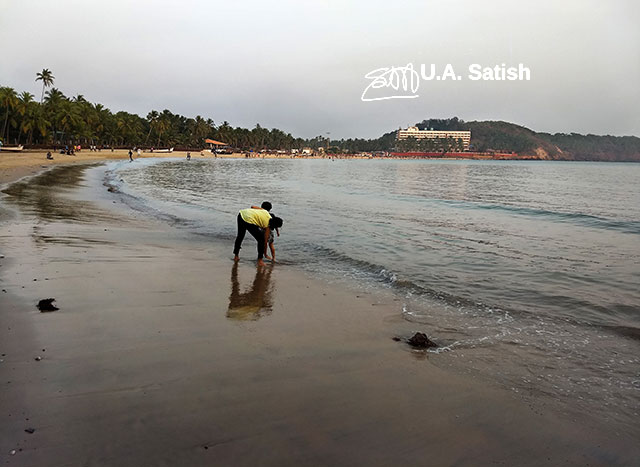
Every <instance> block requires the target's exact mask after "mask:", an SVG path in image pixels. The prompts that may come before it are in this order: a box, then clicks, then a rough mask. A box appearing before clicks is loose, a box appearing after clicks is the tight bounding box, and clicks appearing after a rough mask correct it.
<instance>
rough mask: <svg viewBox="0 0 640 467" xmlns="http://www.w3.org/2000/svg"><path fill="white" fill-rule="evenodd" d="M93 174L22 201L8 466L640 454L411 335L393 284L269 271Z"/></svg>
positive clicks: (11, 335)
mask: <svg viewBox="0 0 640 467" xmlns="http://www.w3.org/2000/svg"><path fill="white" fill-rule="evenodd" d="M94 154H97V156H96V159H98V158H100V156H104V154H102V155H101V154H100V153H94ZM2 157H4V155H3V156H2ZM29 157H30V156H29ZM54 157H55V156H54ZM58 157H60V158H62V157H69V156H58ZM125 157H126V154H125ZM56 163H57V161H56ZM42 165H46V164H45V163H44V161H42ZM17 167H20V169H19V170H20V171H23V172H19V170H18V169H13V171H12V172H11V173H12V174H13V175H12V177H13V178H15V174H16V173H30V171H31V170H41V168H40V167H39V162H38V163H37V164H36V163H34V164H33V165H26V166H25V165H23V166H20V165H17ZM2 170H3V172H2V173H4V174H7V173H8V172H4V169H2ZM25 170H26V171H27V172H24V171H25ZM7 177H8V175H7ZM5 180H7V178H5ZM92 183H93V182H91V180H87V179H86V178H85V167H83V166H81V165H74V166H73V167H66V168H65V167H58V168H54V169H53V170H51V171H47V172H45V173H43V174H42V175H39V176H37V177H36V178H34V179H32V180H28V181H26V182H24V183H22V184H17V185H13V186H12V187H11V188H10V189H9V192H10V193H11V196H8V197H5V199H3V203H2V205H3V206H4V208H3V212H2V213H1V214H0V215H1V216H2V217H1V219H2V222H0V253H1V254H2V255H4V258H1V259H0V266H1V267H0V281H1V283H0V284H1V288H2V292H0V310H1V311H0V354H2V356H1V357H0V359H1V360H2V362H1V363H0V385H1V388H2V389H1V391H2V398H1V399H0V462H1V463H2V465H20V466H49V465H51V466H53V465H87V466H92V465H96V466H109V465H117V466H140V465H154V466H155V465H171V466H176V465H225V466H226V465H269V466H270V465H273V466H283V465H359V464H365V463H366V464H367V465H388V466H393V465H402V464H407V463H408V464H411V465H437V466H440V465H495V464H498V465H632V464H633V463H634V462H636V461H637V459H638V457H637V456H638V454H639V449H638V447H637V445H636V444H637V443H636V442H635V441H636V440H635V439H634V438H633V436H630V435H628V434H625V433H614V432H609V431H607V430H606V429H604V428H602V427H599V426H598V425H593V424H592V423H590V422H588V423H585V420H588V418H584V419H579V418H577V419H574V418H571V417H567V416H566V415H561V414H558V413H556V412H555V411H554V409H553V405H552V404H549V403H548V402H544V401H538V402H536V401H535V400H533V401H532V400H524V399H523V398H522V397H521V396H520V395H518V394H514V393H513V392H511V391H508V390H505V389H503V388H500V387H497V386H495V385H493V384H491V383H490V382H487V381H483V380H480V379H477V378H474V377H471V376H468V375H461V374H456V373H455V372H453V371H450V370H449V369H447V368H446V367H442V366H440V365H439V359H440V358H441V355H438V354H429V353H424V352H422V351H414V350H411V349H410V348H409V347H408V346H407V345H406V344H404V343H402V342H395V341H393V340H392V338H393V337H394V336H409V335H410V334H411V333H412V332H414V331H420V330H421V329H420V328H419V326H418V327H417V326H416V325H415V324H412V323H409V322H407V321H405V320H403V319H402V316H401V309H400V304H399V303H398V302H397V301H394V299H393V298H392V297H391V296H383V295H373V294H370V293H363V292H359V293H356V292H354V290H352V289H350V288H349V287H346V286H344V287H343V286H338V285H335V284H332V285H329V284H327V283H325V282H322V281H319V280H315V279H313V278H310V277H307V276H306V275H305V274H303V273H301V272H300V271H298V270H296V269H295V268H293V267H291V266H287V265H274V266H267V267H266V268H264V269H258V268H256V266H255V262H254V261H252V259H253V256H252V254H251V253H252V252H253V248H250V247H249V246H247V248H246V249H245V250H243V252H244V257H243V258H242V259H241V261H240V263H239V264H237V265H236V264H234V263H233V261H232V254H231V248H232V245H231V244H230V243H229V244H226V243H225V242H223V241H213V240H211V239H207V238H205V237H202V236H194V235H190V234H189V233H188V232H186V231H181V230H178V229H175V228H173V227H170V226H168V225H166V224H163V223H160V222H159V221H156V220H153V219H149V218H146V217H144V216H143V215H142V214H140V213H136V212H133V211H130V210H128V209H127V208H126V207H125V206H124V205H122V203H121V202H120V199H119V197H118V194H117V193H108V192H107V191H106V188H105V187H102V186H98V187H97V189H94V187H92V186H91V185H92ZM238 203H239V205H242V203H243V200H239V201H238ZM246 241H249V242H251V239H250V238H249V239H247V240H246ZM250 252H251V253H250ZM50 297H52V298H55V299H56V304H57V305H58V306H59V307H60V310H59V311H56V312H52V313H40V312H39V311H38V310H37V309H36V304H37V302H38V300H39V299H43V298H50ZM381 297H383V298H381ZM434 337H435V338H436V339H437V336H434ZM36 358H39V360H37V359H36ZM30 428H32V429H34V430H35V431H34V432H33V433H28V432H25V429H30Z"/></svg>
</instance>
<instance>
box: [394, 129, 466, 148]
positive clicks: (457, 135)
mask: <svg viewBox="0 0 640 467" xmlns="http://www.w3.org/2000/svg"><path fill="white" fill-rule="evenodd" d="M407 138H416V139H425V138H428V139H441V138H442V139H446V138H451V139H452V140H454V141H456V140H458V139H460V140H462V146H463V147H464V150H465V151H467V150H468V149H469V144H470V143H471V132H470V131H437V130H418V127H415V126H410V127H409V128H407V129H406V130H402V129H400V130H398V140H401V139H407Z"/></svg>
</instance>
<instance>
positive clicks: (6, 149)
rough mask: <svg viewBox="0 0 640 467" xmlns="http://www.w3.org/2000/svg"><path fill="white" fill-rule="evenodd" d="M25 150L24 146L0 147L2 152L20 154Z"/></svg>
mask: <svg viewBox="0 0 640 467" xmlns="http://www.w3.org/2000/svg"><path fill="white" fill-rule="evenodd" d="M23 149H24V146H23V145H22V144H21V145H20V146H0V152H20V151H22V150H23Z"/></svg>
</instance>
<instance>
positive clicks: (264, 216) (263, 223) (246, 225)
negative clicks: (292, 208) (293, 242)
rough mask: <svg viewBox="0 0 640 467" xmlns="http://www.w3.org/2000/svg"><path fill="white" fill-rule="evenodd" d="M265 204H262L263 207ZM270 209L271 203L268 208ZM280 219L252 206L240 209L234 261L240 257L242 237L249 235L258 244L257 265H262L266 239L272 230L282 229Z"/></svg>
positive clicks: (265, 250)
mask: <svg viewBox="0 0 640 467" xmlns="http://www.w3.org/2000/svg"><path fill="white" fill-rule="evenodd" d="M266 204H267V203H263V206H264V205H266ZM266 207H271V203H268V206H266ZM282 223H283V222H282V219H280V218H279V217H276V216H273V217H271V214H269V211H267V210H266V209H263V208H258V207H256V206H252V207H250V208H248V209H241V210H240V212H239V213H238V235H237V236H236V241H235V245H234V248H233V254H234V258H233V259H234V261H238V260H239V259H240V257H239V256H238V255H239V253H240V248H242V241H243V240H244V236H245V234H246V233H247V231H249V233H250V234H251V235H252V236H253V238H255V239H256V241H257V242H258V265H259V266H262V265H264V261H262V258H263V257H264V255H265V253H266V252H267V239H268V238H269V234H270V233H271V230H272V229H279V228H280V227H282Z"/></svg>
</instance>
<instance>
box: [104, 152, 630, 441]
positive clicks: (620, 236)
mask: <svg viewBox="0 0 640 467" xmlns="http://www.w3.org/2000/svg"><path fill="white" fill-rule="evenodd" d="M105 177H106V183H108V184H110V185H112V186H114V188H115V189H116V190H117V191H118V192H119V193H120V194H121V195H122V196H123V199H125V202H126V203H128V204H129V205H130V207H131V208H133V209H137V210H139V211H143V212H145V213H147V214H148V215H150V216H154V217H156V218H158V219H160V220H162V221H163V222H167V223H170V224H172V225H174V226H177V227H179V228H181V229H185V230H186V231H188V232H189V233H192V234H193V235H199V236H207V237H210V238H211V240H212V241H218V242H223V243H224V244H227V245H228V250H229V257H230V258H231V257H232V248H233V239H234V237H235V232H236V216H237V214H238V211H239V210H240V209H243V208H246V207H249V206H251V205H260V203H262V202H263V201H270V202H271V203H272V204H273V210H272V212H273V214H275V215H277V216H279V217H281V218H282V219H283V220H284V225H283V227H282V229H281V230H280V234H281V235H280V236H279V237H276V240H275V247H276V253H277V258H278V259H279V261H280V262H281V263H282V267H290V268H298V269H299V270H300V271H301V272H303V273H305V274H308V275H310V276H312V277H315V278H317V279H318V280H322V281H326V282H327V283H329V284H340V285H341V286H343V285H344V284H347V285H348V286H349V287H353V288H354V290H363V291H368V292H370V293H372V294H376V293H379V294H381V296H382V295H384V296H385V297H387V298H388V297H394V299H395V302H394V303H397V314H398V316H399V317H400V319H402V320H403V321H404V322H406V323H410V327H412V328H415V330H419V331H423V332H426V333H427V334H428V335H429V336H430V337H431V338H432V339H433V340H435V341H436V342H437V343H438V344H439V347H438V348H437V349H434V350H432V351H430V354H429V356H428V357H429V361H430V362H432V363H434V364H436V365H439V366H442V367H447V368H452V369H453V370H455V371H459V372H462V373H464V374H468V375H470V377H474V378H481V379H485V380H487V381H489V382H491V383H492V384H497V385H500V386H504V387H507V388H509V389H510V390H511V391H513V392H514V393H516V394H519V395H520V396H522V397H526V398H530V399H531V400H539V399H540V398H541V397H542V398H544V399H546V400H553V401H554V403H557V404H558V407H560V410H562V408H563V407H564V408H566V410H567V413H570V412H571V411H572V410H573V411H579V412H584V411H588V412H589V413H591V414H593V416H595V417H598V418H600V419H603V420H604V419H606V420H609V421H611V422H615V426H618V427H621V428H620V429H631V430H638V429H639V425H638V421H637V420H638V415H639V413H640V164H635V163H600V162H552V161H462V160H455V161H454V160H381V159H371V160H350V159H346V160H345V159H336V160H331V159H320V160H309V159H261V158H251V159H212V158H207V159H200V158H199V157H198V156H194V158H193V159H192V160H191V161H186V160H178V159H139V160H136V161H135V162H133V163H130V162H129V161H117V162H112V163H110V164H109V165H108V166H107V170H106V172H105ZM241 256H242V257H244V258H245V259H247V260H249V259H254V258H255V256H256V251H255V241H254V240H253V238H251V237H250V236H249V235H247V237H246V239H245V243H244V248H243V250H242V251H241ZM344 312H345V313H348V309H345V310H344Z"/></svg>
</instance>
